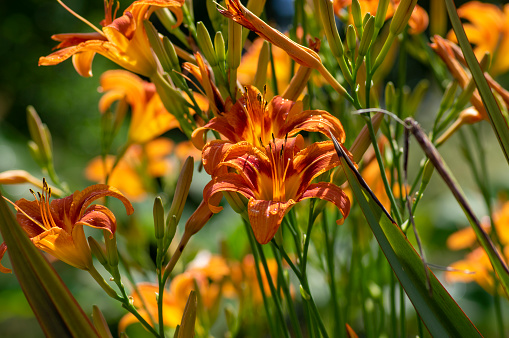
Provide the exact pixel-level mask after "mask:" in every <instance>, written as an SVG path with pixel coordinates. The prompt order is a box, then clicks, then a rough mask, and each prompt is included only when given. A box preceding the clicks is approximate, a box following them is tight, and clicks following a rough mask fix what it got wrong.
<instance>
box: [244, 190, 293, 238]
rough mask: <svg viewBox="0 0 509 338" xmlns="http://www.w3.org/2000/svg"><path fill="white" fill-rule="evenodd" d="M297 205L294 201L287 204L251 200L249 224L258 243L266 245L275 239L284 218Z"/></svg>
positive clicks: (249, 204)
mask: <svg viewBox="0 0 509 338" xmlns="http://www.w3.org/2000/svg"><path fill="white" fill-rule="evenodd" d="M295 203H296V202H295V201H294V200H288V201H287V202H276V201H265V200H256V199H254V198H252V199H250V200H249V203H248V214H249V222H250V223H251V227H252V228H253V232H254V235H255V238H256V240H257V241H258V243H260V244H266V243H268V242H269V241H270V240H271V239H272V238H273V237H274V235H275V234H276V231H277V229H279V226H280V225H281V222H282V221H283V217H284V216H285V215H286V213H287V212H288V210H290V208H291V207H292V206H293V205H294V204H295Z"/></svg>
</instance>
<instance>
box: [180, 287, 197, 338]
mask: <svg viewBox="0 0 509 338" xmlns="http://www.w3.org/2000/svg"><path fill="white" fill-rule="evenodd" d="M197 306H198V300H197V298H196V291H194V290H191V292H190V293H189V298H187V303H186V307H185V308H184V314H183V315H182V322H181V324H180V328H179V333H178V337H179V338H180V337H182V338H183V337H194V334H195V332H194V325H195V322H196V308H197Z"/></svg>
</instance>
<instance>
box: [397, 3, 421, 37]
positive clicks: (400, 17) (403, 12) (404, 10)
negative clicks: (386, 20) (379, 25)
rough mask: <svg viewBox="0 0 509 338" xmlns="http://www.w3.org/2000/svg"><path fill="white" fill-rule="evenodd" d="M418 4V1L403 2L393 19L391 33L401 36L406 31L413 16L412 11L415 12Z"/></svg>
mask: <svg viewBox="0 0 509 338" xmlns="http://www.w3.org/2000/svg"><path fill="white" fill-rule="evenodd" d="M416 4H417V0H401V1H400V3H399V5H398V8H397V9H396V13H394V16H393V18H392V22H391V26H390V32H391V33H392V34H393V35H399V34H400V33H401V32H403V30H404V29H405V27H406V25H407V24H408V20H409V19H410V16H411V15H412V11H413V10H414V7H415V5H416Z"/></svg>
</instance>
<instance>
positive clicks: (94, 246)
mask: <svg viewBox="0 0 509 338" xmlns="http://www.w3.org/2000/svg"><path fill="white" fill-rule="evenodd" d="M88 245H89V246H90V250H91V251H92V254H93V255H94V256H95V258H97V260H98V261H99V263H101V265H103V266H108V261H107V260H106V256H105V254H104V250H103V248H102V246H101V244H99V242H97V241H96V240H95V238H94V237H92V236H89V237H88Z"/></svg>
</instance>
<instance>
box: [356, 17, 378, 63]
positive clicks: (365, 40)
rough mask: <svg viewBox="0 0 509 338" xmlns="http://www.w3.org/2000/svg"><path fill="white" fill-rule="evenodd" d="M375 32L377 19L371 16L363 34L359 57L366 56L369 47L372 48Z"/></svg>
mask: <svg viewBox="0 0 509 338" xmlns="http://www.w3.org/2000/svg"><path fill="white" fill-rule="evenodd" d="M374 32H375V17H374V16H369V18H368V21H367V22H366V25H365V26H364V33H362V39H361V42H360V44H359V55H360V56H361V57H362V56H365V55H366V53H367V52H368V49H369V46H371V39H372V38H373V33H374Z"/></svg>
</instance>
